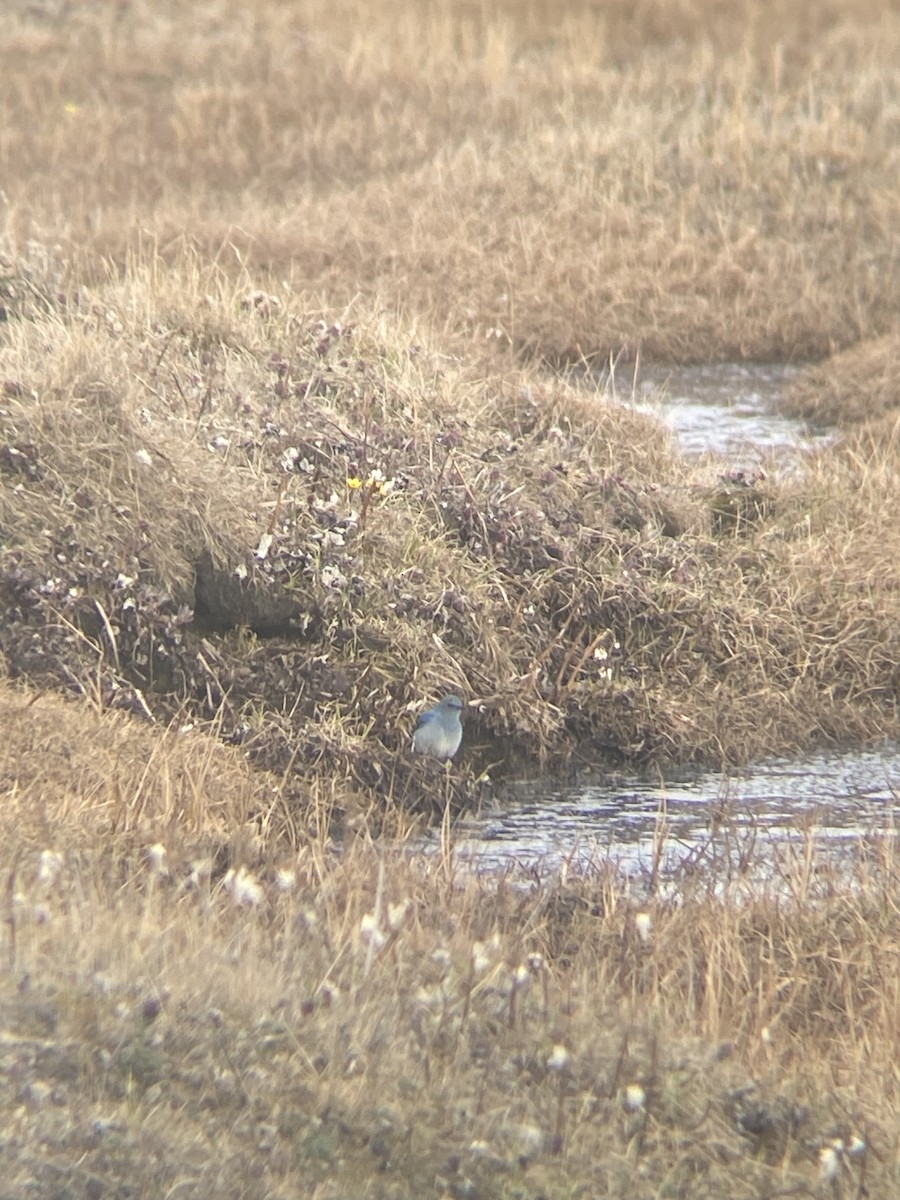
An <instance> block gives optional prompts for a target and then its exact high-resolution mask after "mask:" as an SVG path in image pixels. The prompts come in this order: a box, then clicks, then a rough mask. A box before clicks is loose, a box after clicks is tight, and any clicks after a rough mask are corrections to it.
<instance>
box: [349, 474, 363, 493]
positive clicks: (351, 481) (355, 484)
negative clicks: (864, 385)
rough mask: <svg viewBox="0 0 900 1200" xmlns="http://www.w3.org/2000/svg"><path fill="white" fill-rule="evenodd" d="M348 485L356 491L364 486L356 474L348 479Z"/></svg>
mask: <svg viewBox="0 0 900 1200" xmlns="http://www.w3.org/2000/svg"><path fill="white" fill-rule="evenodd" d="M347 487H348V488H350V490H351V491H354V492H355V491H356V490H357V489H358V488H361V487H362V480H361V479H357V477H356V476H355V475H354V476H353V477H352V478H350V479H348V480H347Z"/></svg>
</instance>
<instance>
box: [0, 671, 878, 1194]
mask: <svg viewBox="0 0 900 1200" xmlns="http://www.w3.org/2000/svg"><path fill="white" fill-rule="evenodd" d="M0 695H2V699H3V705H4V712H5V715H6V716H7V717H9V716H10V714H11V713H12V712H13V711H14V710H15V709H16V707H17V706H18V707H19V708H21V707H22V705H23V702H24V701H26V700H28V699H29V698H28V697H25V696H22V695H21V694H19V693H9V692H7V691H3V692H0ZM31 699H32V701H33V702H32V703H31V705H30V708H29V710H28V711H29V713H30V715H31V716H32V719H33V722H34V729H33V736H32V738H31V740H30V741H28V739H24V740H23V741H22V742H21V743H20V750H19V753H17V754H13V753H10V752H9V751H8V750H7V751H6V753H5V758H4V760H3V762H2V764H0V778H2V780H3V793H4V794H3V796H2V805H0V814H2V816H0V822H2V825H0V833H2V837H3V844H4V846H6V847H7V848H8V849H9V851H10V852H13V851H14V853H12V856H11V858H10V857H7V859H6V863H5V881H4V883H5V886H4V894H5V897H6V898H5V902H4V903H5V923H4V941H3V954H4V958H5V969H4V972H3V976H2V980H3V982H2V984H0V1009H2V1012H3V1022H4V1029H5V1036H4V1042H3V1051H2V1059H3V1065H4V1071H3V1073H2V1078H3V1080H4V1082H3V1085H2V1088H0V1114H2V1117H3V1127H4V1158H5V1168H4V1179H3V1183H2V1186H0V1194H2V1195H4V1196H7V1195H8V1196H14V1195H15V1196H18V1195H21V1194H24V1193H25V1191H26V1190H27V1188H29V1187H31V1188H32V1189H35V1188H36V1189H37V1190H38V1191H39V1192H40V1194H43V1195H57V1194H63V1191H64V1189H66V1188H69V1189H75V1190H76V1192H77V1193H79V1192H80V1193H83V1192H85V1191H87V1192H88V1193H89V1194H100V1192H101V1191H102V1193H103V1194H113V1195H115V1194H118V1192H119V1190H120V1189H121V1188H122V1187H125V1186H129V1187H132V1188H136V1189H137V1190H138V1191H140V1193H141V1194H142V1195H147V1196H156V1195H160V1196H161V1195H164V1194H167V1193H170V1192H171V1190H172V1189H173V1188H177V1189H178V1190H179V1191H181V1192H183V1193H185V1194H187V1195H191V1196H197V1197H206V1196H211V1195H217V1196H225V1197H244V1196H258V1195H267V1196H287V1195H295V1196H296V1195H302V1196H307V1195H309V1196H316V1197H322V1196H326V1195H327V1196H331V1195H335V1196H343V1195H354V1196H379V1197H387V1196H397V1197H400V1196H412V1195H429V1194H437V1195H445V1194H449V1195H463V1194H465V1195H473V1194H477V1195H479V1196H483V1197H488V1198H490V1197H498V1198H499V1197H513V1196H516V1197H520V1200H528V1198H535V1200H536V1198H537V1197H539V1196H545V1197H557V1196H559V1197H563V1196H569V1195H572V1194H573V1193H575V1192H584V1191H585V1189H586V1190H587V1191H589V1192H591V1193H593V1194H601V1195H602V1194H608V1195H617V1194H625V1193H627V1194H629V1195H634V1196H637V1197H648V1198H649V1197H658V1196H671V1197H685V1198H687V1197H690V1198H691V1200H702V1198H704V1197H708V1198H710V1200H712V1198H714V1197H716V1198H717V1197H720V1196H721V1195H723V1194H726V1193H727V1194H729V1195H734V1196H736V1197H740V1198H744V1197H746V1198H747V1200H750V1198H752V1200H762V1198H763V1197H774V1196H778V1195H809V1196H813V1197H820V1198H822V1200H824V1198H825V1197H835V1196H837V1197H845V1198H849V1197H851V1196H862V1195H867V1196H870V1197H871V1198H872V1200H889V1198H890V1197H891V1196H893V1195H894V1194H895V1192H896V1189H897V1186H898V1183H900V1177H898V1174H897V1170H898V1168H897V1163H898V1161H900V1136H898V1130H900V1121H898V1111H897V1094H898V1093H897V1079H896V1070H895V1068H894V1065H893V1064H894V1063H896V1061H897V1052H898V1049H900V1047H898V1045H897V1026H896V1011H897V1004H898V1002H900V996H898V987H900V983H898V977H897V972H896V970H895V965H896V955H897V945H898V942H900V913H898V910H897V905H896V894H897V883H898V877H897V873H898V864H897V861H896V857H895V854H894V852H893V849H892V843H891V842H890V841H886V842H885V841H873V842H872V843H871V844H870V845H869V847H868V848H867V847H866V845H865V844H864V843H861V845H860V847H859V854H858V857H857V866H856V868H855V870H854V871H853V874H852V879H849V880H847V879H845V880H844V881H843V882H842V883H841V884H840V886H838V887H835V883H836V880H835V879H834V877H833V876H829V875H820V874H819V872H818V869H817V867H818V863H817V858H816V854H815V850H814V840H813V838H814V834H812V835H811V838H810V841H809V842H808V844H807V847H806V851H805V852H804V850H803V849H802V848H801V849H800V851H799V852H796V853H795V854H794V855H791V854H788V853H785V855H784V856H783V858H782V861H781V865H780V867H778V868H777V870H776V872H775V874H774V875H772V874H770V875H769V878H770V883H769V884H768V885H766V886H760V885H757V886H756V887H755V888H754V887H752V886H749V885H748V884H747V883H746V882H742V880H741V876H734V877H733V878H732V882H731V883H729V884H727V885H726V886H725V890H724V891H722V892H721V893H720V894H718V895H717V894H716V893H715V892H714V891H713V890H711V885H712V883H713V882H714V881H713V880H712V879H711V878H710V877H708V876H707V877H705V878H704V879H702V880H701V879H700V878H699V877H697V878H695V880H694V883H693V884H691V883H690V882H685V884H684V885H683V887H682V890H681V894H680V896H679V899H678V902H673V901H672V900H671V899H666V898H665V897H664V896H653V895H652V894H650V895H642V894H641V893H639V892H638V893H635V891H634V889H633V885H632V886H631V887H629V886H626V885H625V884H624V883H623V882H622V881H621V880H619V879H618V877H617V875H616V872H615V869H614V867H612V866H611V867H610V868H609V869H598V870H597V871H596V873H595V874H592V875H591V876H589V877H587V878H584V879H578V878H575V877H574V876H573V877H572V878H571V879H570V880H569V881H568V882H566V883H561V882H559V881H557V882H556V883H553V882H550V881H546V882H545V883H544V885H542V886H540V887H535V886H529V887H522V886H515V885H513V884H511V883H508V882H504V881H502V880H494V881H492V882H485V881H482V882H481V883H478V882H476V881H475V880H474V879H472V878H471V877H467V876H466V875H465V874H462V873H460V872H458V871H457V870H456V869H455V867H454V865H453V860H452V854H451V853H450V852H449V851H448V850H445V852H444V854H443V855H438V856H436V857H434V858H430V859H427V858H411V857H410V856H409V854H408V852H406V851H405V850H404V849H403V847H402V845H397V844H396V843H393V844H388V843H382V844H380V845H376V844H373V843H371V842H370V841H369V840H368V838H366V837H365V836H364V835H363V836H361V837H359V838H357V839H356V840H353V841H348V842H346V843H345V846H344V850H343V852H342V853H341V854H340V855H339V856H338V855H336V854H335V852H334V851H333V850H332V849H331V848H330V847H329V844H328V842H327V840H326V839H325V838H324V837H322V836H315V835H314V836H312V837H310V838H309V839H308V840H307V841H306V842H305V844H304V845H303V847H302V848H301V849H300V850H299V851H297V852H294V853H293V854H288V853H287V852H286V851H285V850H284V849H281V850H279V849H278V847H277V845H276V844H275V843H273V842H272V840H271V839H268V840H267V841H266V842H261V841H259V840H257V839H256V838H254V837H253V836H248V834H247V826H246V821H245V817H246V814H247V810H248V803H247V798H248V795H249V794H250V793H252V792H253V790H254V789H253V787H252V785H251V784H249V782H248V775H247V768H246V766H245V764H243V763H242V762H241V761H240V759H239V758H238V756H237V755H236V754H235V753H234V752H225V751H224V750H223V749H222V748H221V747H216V746H214V745H212V744H209V743H206V742H204V740H203V738H202V735H192V736H188V735H183V736H182V737H181V738H177V739H176V740H175V742H174V746H175V749H174V750H173V748H172V742H171V740H170V739H171V738H172V737H173V735H167V737H166V738H162V739H160V740H159V742H158V744H157V750H156V752H155V753H156V758H155V759H154V751H153V750H152V749H151V748H150V746H149V744H148V742H149V739H150V735H149V734H147V733H146V731H143V730H133V731H132V732H130V733H129V732H128V728H127V725H126V722H125V720H124V719H123V718H122V717H121V716H117V715H116V714H105V715H104V716H103V717H102V718H98V717H97V716H96V715H91V714H89V713H86V712H85V711H84V708H83V706H81V705H80V704H73V703H71V702H70V703H63V702H61V701H55V702H54V701H50V700H48V698H47V697H38V698H36V699H35V698H31ZM17 728H19V726H17ZM88 739H89V746H90V748H91V749H92V750H93V759H92V760H90V759H88V756H87V753H86V748H85V747H84V746H83V745H82V743H83V742H84V741H85V740H88ZM129 741H130V742H131V745H130V746H129V745H128V743H129ZM148 750H149V751H150V753H149V754H147V751H148ZM64 751H68V752H69V757H68V759H67V760H66V761H67V762H68V763H69V768H68V770H67V769H66V768H65V767H64V766H63V757H62V755H63V752H64ZM142 751H143V752H144V753H145V754H146V757H147V763H148V765H149V766H152V764H153V762H154V761H156V762H158V763H159V762H163V763H167V764H168V767H167V770H166V771H165V772H163V773H162V774H161V776H158V777H154V774H155V773H154V772H152V771H147V772H145V775H144V776H143V777H138V776H137V775H135V774H134V770H135V763H134V762H133V761H132V760H133V759H134V758H135V757H136V755H137V754H140V753H141V752H142ZM179 755H180V756H181V757H180V758H179ZM123 764H127V767H123ZM176 764H177V765H178V767H179V768H180V769H181V783H180V784H176V785H175V786H176V790H177V789H179V788H180V796H181V799H180V801H179V799H178V798H176V797H174V796H173V794H172V784H173V779H174V774H173V772H174V768H175V766H176ZM116 794H119V795H121V796H122V797H123V798H127V797H132V796H133V797H137V796H138V795H139V794H143V795H144V799H143V802H142V805H141V808H142V814H143V818H145V819H141V818H140V817H139V816H138V814H137V813H136V812H135V811H134V809H133V808H132V809H131V810H129V808H128V805H127V804H125V805H123V804H121V803H117V802H116V801H115V799H114V796H115V795H116ZM123 813H129V817H128V819H127V820H124V819H122V814H123ZM154 816H155V817H156V819H157V820H161V821H162V824H163V826H164V828H165V834H166V837H165V846H166V850H167V853H165V854H163V853H162V849H161V847H158V846H155V845H154V839H156V837H157V832H158V828H159V827H158V826H157V825H155V824H154V822H153V820H152V818H153V817H154ZM223 816H225V817H227V820H228V823H229V824H230V833H231V841H230V843H229V844H228V845H227V846H226V847H225V850H226V853H225V854H223V853H222V850H223V844H222V840H221V837H222V818H223ZM173 817H177V819H175V820H173V819H172V818H173ZM256 829H257V830H258V825H257V826H256ZM34 833H37V835H38V837H37V838H35V837H34V836H33V834H34ZM722 834H723V828H722V827H721V826H720V829H719V834H718V835H716V837H717V839H719V838H721V837H722ZM92 841H94V842H95V848H91V842H92ZM725 844H727V838H726V839H725V840H723V841H721V842H719V853H714V854H713V855H712V858H713V859H715V860H716V861H719V855H720V853H721V849H722V847H723V846H724V845H725ZM712 845H713V843H712V842H711V846H712ZM745 857H746V856H745ZM229 863H230V864H231V867H230V870H229V872H228V873H225V868H226V867H227V866H228V865H229ZM723 865H727V864H723ZM743 865H744V867H746V866H747V862H746V861H745V862H744V864H743ZM729 873H730V872H729V871H728V870H727V869H726V870H724V871H723V872H721V873H720V875H719V882H720V884H721V882H722V881H723V880H727V878H728V875H729ZM848 882H849V883H850V884H851V885H852V886H850V887H847V886H844V885H845V884H846V883H848ZM831 1162H833V1163H834V1165H835V1167H836V1174H835V1179H834V1181H831V1180H830V1179H829V1178H828V1177H827V1174H826V1171H827V1168H828V1165H829V1163H831Z"/></svg>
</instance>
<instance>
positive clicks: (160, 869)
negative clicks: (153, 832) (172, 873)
mask: <svg viewBox="0 0 900 1200" xmlns="http://www.w3.org/2000/svg"><path fill="white" fill-rule="evenodd" d="M147 858H148V859H149V861H150V866H151V867H152V868H153V870H154V871H155V872H156V873H157V875H165V874H167V873H168V871H167V868H166V848H165V846H164V845H163V844H162V842H157V843H156V845H155V846H148V847H147Z"/></svg>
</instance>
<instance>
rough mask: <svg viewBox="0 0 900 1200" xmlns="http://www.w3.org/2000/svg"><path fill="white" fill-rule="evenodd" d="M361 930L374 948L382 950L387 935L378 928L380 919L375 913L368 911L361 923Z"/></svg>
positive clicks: (364, 938)
mask: <svg viewBox="0 0 900 1200" xmlns="http://www.w3.org/2000/svg"><path fill="white" fill-rule="evenodd" d="M359 932H360V933H361V934H362V936H363V940H364V941H367V942H368V943H369V945H370V946H371V947H372V949H373V950H380V949H381V947H382V946H383V945H384V944H385V942H386V941H387V935H386V934H384V933H382V931H381V930H380V929H379V928H378V920H377V918H376V916H375V914H374V913H366V914H365V916H364V917H363V919H362V920H361V921H360V923H359Z"/></svg>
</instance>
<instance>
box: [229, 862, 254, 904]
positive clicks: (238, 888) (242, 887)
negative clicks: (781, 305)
mask: <svg viewBox="0 0 900 1200" xmlns="http://www.w3.org/2000/svg"><path fill="white" fill-rule="evenodd" d="M223 886H224V887H225V888H226V890H227V891H229V892H231V898H232V899H233V900H234V902H235V904H236V905H237V906H238V908H256V906H257V905H259V904H262V901H263V890H262V888H261V887H260V885H259V882H258V881H257V880H256V879H255V878H254V877H253V876H252V875H251V874H250V872H249V871H248V870H247V869H246V868H245V867H239V868H238V869H237V871H235V870H234V869H233V868H232V869H231V870H230V871H229V872H228V874H227V875H226V876H225V880H224V883H223Z"/></svg>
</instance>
